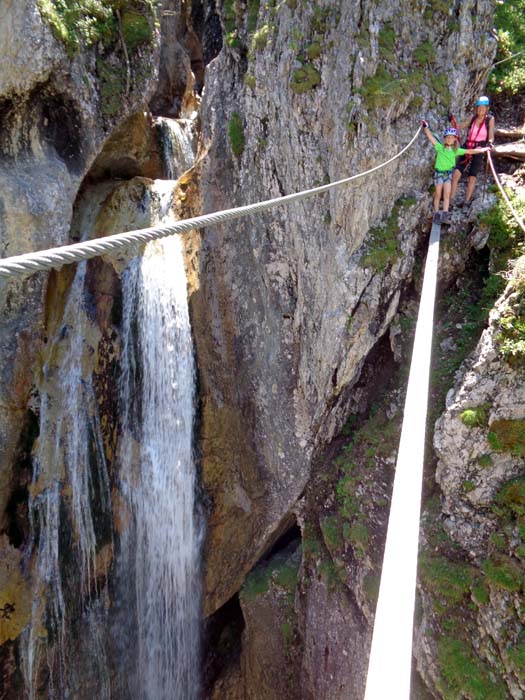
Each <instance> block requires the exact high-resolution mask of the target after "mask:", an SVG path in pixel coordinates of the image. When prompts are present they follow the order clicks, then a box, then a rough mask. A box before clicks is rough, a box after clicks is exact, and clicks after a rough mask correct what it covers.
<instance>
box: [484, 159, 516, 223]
mask: <svg viewBox="0 0 525 700" xmlns="http://www.w3.org/2000/svg"><path fill="white" fill-rule="evenodd" d="M487 159H488V163H489V165H490V169H491V170H492V174H493V176H494V180H495V181H496V184H497V186H498V187H499V189H500V192H501V194H502V196H503V199H504V200H505V203H506V204H507V206H508V207H509V209H510V211H511V212H512V216H513V217H514V218H515V219H516V221H517V223H518V225H519V226H520V228H521V230H522V231H523V233H525V223H524V222H523V219H522V218H521V217H520V215H519V214H518V212H517V211H516V210H515V209H514V207H513V206H512V203H511V201H510V199H509V198H508V196H507V193H506V192H505V190H504V189H503V185H502V184H501V180H500V179H499V175H498V173H497V172H496V168H495V167H494V163H493V161H492V156H491V155H490V151H489V152H488V153H487Z"/></svg>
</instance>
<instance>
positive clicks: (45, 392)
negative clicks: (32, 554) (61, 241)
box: [24, 263, 111, 700]
mask: <svg viewBox="0 0 525 700" xmlns="http://www.w3.org/2000/svg"><path fill="white" fill-rule="evenodd" d="M85 278H86V263H82V264H81V265H79V266H78V269H77V271H76V274H75V278H74V280H73V284H72V286H71V289H70V293H69V297H68V301H67V304H66V307H65V311H64V316H63V324H62V326H61V328H60V331H59V332H58V334H57V336H56V337H55V339H54V342H53V344H52V347H53V350H52V352H51V353H50V355H49V362H46V363H45V364H44V367H43V378H42V383H41V406H40V436H39V439H38V446H37V450H36V454H35V459H34V473H33V484H32V489H31V498H30V504H29V505H30V510H29V512H30V522H31V526H32V532H33V542H32V545H31V549H33V548H34V547H35V546H36V547H37V564H36V571H35V573H36V576H35V590H34V594H33V604H32V619H31V625H30V626H29V628H28V630H27V632H26V644H25V650H26V652H25V658H24V662H25V663H24V666H25V676H26V681H27V687H28V696H29V699H30V700H35V699H36V698H37V697H38V686H39V679H38V674H39V672H41V662H42V659H43V655H45V658H46V665H47V668H48V673H49V680H48V690H47V693H48V694H47V697H48V698H49V700H54V699H55V698H56V699H57V700H58V699H61V698H69V697H75V686H76V684H77V681H76V680H75V678H76V674H75V668H74V661H73V659H72V651H73V650H72V648H71V646H72V642H71V634H70V633H71V624H72V621H73V619H74V618H75V617H76V618H77V622H78V620H79V619H82V620H83V623H82V624H83V626H84V627H85V629H86V630H89V631H88V632H86V638H89V639H88V640H87V644H88V646H89V647H90V648H91V649H92V650H93V652H94V653H93V655H92V658H91V660H90V661H91V664H92V665H93V667H94V673H95V674H96V676H97V677H98V679H99V686H98V688H99V697H100V698H101V699H102V700H105V699H106V698H107V699H108V700H109V697H110V694H109V676H108V670H107V665H106V661H105V655H104V653H103V652H102V651H101V644H102V642H101V638H100V633H101V632H100V627H99V626H98V625H97V624H94V623H93V621H94V619H95V618H97V617H99V616H100V614H101V602H100V601H99V599H98V596H97V595H96V593H97V591H96V579H95V572H96V570H97V549H100V545H101V539H102V538H103V537H104V536H105V537H108V536H109V539H111V532H109V533H107V532H106V533H104V534H102V533H101V532H100V531H99V532H98V533H96V528H95V523H94V516H93V512H92V507H91V505H92V504H91V500H92V498H93V494H94V493H95V492H96V494H97V508H98V509H99V512H101V513H105V514H108V513H109V512H110V493H109V477H108V470H107V465H106V459H105V456H104V449H103V446H102V441H101V438H100V427H99V424H98V420H99V418H98V406H97V402H96V398H95V393H94V390H93V386H92V383H91V376H90V372H89V371H88V372H86V371H85V369H86V367H85V363H84V361H83V360H84V358H85V356H86V353H87V354H88V355H89V354H90V352H91V348H90V347H88V346H89V340H88V338H89V336H90V335H91V334H90V332H89V331H88V327H87V326H88V324H89V320H88V318H87V316H86V315H85V314H84V313H83V310H84V309H85ZM65 550H69V558H70V559H71V560H72V563H73V566H72V567H71V569H70V570H67V568H68V567H67V566H65V565H64V561H63V559H64V558H65V557H64V552H65ZM61 560H62V561H61ZM66 590H67V593H68V594H67V595H66ZM66 599H67V600H68V601H71V600H74V601H76V605H75V610H74V611H73V610H72V609H71V607H68V605H67V604H66ZM102 607H103V606H102ZM49 639H52V640H53V645H52V647H50V646H49V645H48V641H49ZM97 650H98V651H97Z"/></svg>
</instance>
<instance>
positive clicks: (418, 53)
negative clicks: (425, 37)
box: [414, 41, 436, 66]
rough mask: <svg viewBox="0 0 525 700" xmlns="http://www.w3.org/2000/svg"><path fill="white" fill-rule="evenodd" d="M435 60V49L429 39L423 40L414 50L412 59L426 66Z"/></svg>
mask: <svg viewBox="0 0 525 700" xmlns="http://www.w3.org/2000/svg"><path fill="white" fill-rule="evenodd" d="M435 60H436V49H435V48H434V46H433V44H431V43H430V41H425V42H424V43H423V44H420V45H419V46H418V47H417V49H416V50H415V51H414V61H415V62H416V63H419V65H421V66H427V65H431V64H432V63H434V62H435Z"/></svg>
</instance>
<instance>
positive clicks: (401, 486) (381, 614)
mask: <svg viewBox="0 0 525 700" xmlns="http://www.w3.org/2000/svg"><path fill="white" fill-rule="evenodd" d="M439 238H440V226H439V224H438V223H434V224H433V225H432V230H431V234H430V241H429V246H428V254H427V261H426V264H425V275H424V278H423V289H422V292H421V301H420V304H419V314H418V319H417V325H416V335H415V338H414V349H413V351H412V361H411V364H410V375H409V378H408V387H407V394H406V399H405V410H404V415H403V425H402V427H401V439H400V442H399V451H398V454H397V463H396V472H395V477H394V488H393V491H392V501H391V505H390V515H389V519H388V530H387V536H386V545H385V553H384V556H383V568H382V571H381V583H380V587H379V597H378V600H377V607H376V613H375V620H374V632H373V636H372V648H371V651H370V658H369V662H368V676H367V682H366V692H365V698H364V700H386V698H392V700H409V697H410V674H411V667H412V635H413V624H414V603H415V594H416V577H417V555H418V538H419V520H420V510H421V486H422V482H423V462H424V453H425V430H426V418H427V403H428V381H429V373H430V357H431V350H432V330H433V326H434V300H435V294H436V281H437V266H438V258H439Z"/></svg>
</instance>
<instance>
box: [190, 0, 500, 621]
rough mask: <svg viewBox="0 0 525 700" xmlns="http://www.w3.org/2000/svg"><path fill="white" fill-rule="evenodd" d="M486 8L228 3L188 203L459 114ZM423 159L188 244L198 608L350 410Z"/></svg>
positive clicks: (358, 158)
mask: <svg viewBox="0 0 525 700" xmlns="http://www.w3.org/2000/svg"><path fill="white" fill-rule="evenodd" d="M492 9H493V8H492V3H491V2H486V3H483V2H477V3H469V2H467V3H461V4H459V5H448V4H447V5H444V4H442V3H436V2H428V3H427V2H424V3H412V2H389V3H360V4H353V5H351V4H347V3H345V4H342V5H339V4H337V3H330V2H326V3H322V4H318V3H295V2H284V3H280V4H276V3H272V2H270V3H266V4H264V3H261V4H260V5H259V3H256V2H253V3H248V6H247V7H246V8H244V5H241V3H236V2H225V3H224V6H223V12H222V20H223V25H224V30H225V37H226V42H225V44H226V45H225V47H224V48H223V50H222V52H221V54H220V55H219V56H218V58H217V59H216V60H215V61H214V62H213V63H212V64H211V65H210V66H209V68H208V70H207V73H206V85H205V91H204V99H203V106H202V117H201V118H202V125H203V132H202V163H201V173H202V174H201V199H202V208H203V210H204V211H212V210H218V209H221V208H224V207H228V206H232V205H235V204H241V203H242V204H244V203H247V202H250V201H256V200H259V199H263V198H267V197H270V196H276V195H279V194H280V193H289V192H293V191H295V190H299V189H303V188H307V187H311V186H313V185H314V184H315V183H321V182H324V181H327V180H335V179H337V178H339V177H341V176H344V175H346V174H349V173H354V172H358V171H362V170H365V169H366V168H368V167H371V166H373V165H376V164H377V163H379V162H381V161H382V160H384V159H385V158H386V157H387V156H390V155H391V154H393V153H395V152H396V151H397V150H399V147H400V146H401V145H404V144H405V143H407V142H408V141H409V139H410V137H411V135H412V134H413V133H414V131H415V129H416V128H417V126H418V118H419V114H421V112H422V111H423V112H429V111H430V113H432V114H434V115H436V116H435V118H436V119H437V118H438V115H442V114H443V111H444V109H445V106H446V105H448V104H449V103H451V104H454V105H457V106H458V107H460V108H461V110H463V109H464V105H466V104H467V103H468V102H469V101H470V99H471V97H472V95H473V94H474V91H476V90H477V89H478V86H479V85H480V84H481V80H482V76H483V74H484V72H485V70H486V66H488V61H489V60H490V56H491V55H492V52H493V50H494V40H493V38H492V36H491V33H490V30H491V17H492ZM407 13H409V14H410V15H411V16H412V15H413V16H414V19H413V21H411V23H410V28H409V27H408V24H407V23H406V22H404V20H403V17H404V16H405V15H406V14H407ZM480 46H483V47H485V50H484V51H483V52H481V57H480V52H479V47H480ZM474 57H475V58H474ZM485 61H486V63H484V62H485ZM451 66H452V67H453V68H451ZM440 118H442V117H440ZM429 160H430V158H429V153H428V152H427V150H426V148H424V147H423V148H422V147H421V145H420V144H419V145H418V146H417V147H416V148H414V149H412V150H411V151H410V152H409V153H408V154H407V155H406V156H405V158H404V160H402V161H400V162H399V161H398V162H397V164H394V165H391V166H389V167H387V168H386V169H385V170H383V171H381V173H380V174H379V175H377V176H371V177H370V178H367V179H366V180H362V181H358V183H356V184H355V185H353V186H351V187H348V188H345V189H342V190H339V191H337V192H334V193H332V194H330V195H329V196H328V195H325V196H323V197H321V198H319V200H315V201H308V202H307V203H304V204H297V205H293V206H292V207H290V210H282V211H278V212H276V213H275V214H271V215H270V214H265V215H262V216H260V217H256V218H255V217H254V218H253V219H249V220H246V221H244V222H242V223H239V224H233V225H228V226H227V227H222V226H221V227H214V228H209V229H207V231H206V235H205V236H204V237H203V241H202V247H201V254H200V267H201V270H202V273H201V280H200V287H199V290H198V292H197V293H195V294H194V295H193V296H192V300H191V301H192V313H193V320H194V327H195V329H196V331H195V334H196V343H197V354H198V357H199V366H200V377H201V384H202V394H203V417H202V420H203V427H202V450H203V485H204V488H205V489H206V491H207V492H208V493H210V495H211V498H212V508H211V513H210V519H209V535H208V543H207V554H206V562H207V579H206V582H207V589H208V599H207V609H208V610H212V609H214V608H216V607H217V606H218V605H220V604H221V603H222V602H224V601H225V600H227V599H228V598H229V597H230V596H231V594H232V593H233V592H234V591H235V590H237V589H238V587H239V585H240V583H241V581H242V578H243V575H244V572H245V571H246V570H247V569H248V568H249V567H250V566H251V565H252V564H253V562H254V561H256V559H257V558H258V556H260V554H261V553H262V552H264V550H265V549H267V548H268V547H269V546H271V544H272V541H274V540H275V539H276V538H277V537H278V536H279V535H280V534H281V533H282V531H283V530H285V529H286V527H287V525H288V524H289V522H290V518H289V513H290V510H291V509H292V508H293V505H294V503H295V502H296V501H297V499H298V498H299V496H300V495H301V494H302V492H303V490H304V488H305V485H306V483H307V482H308V479H309V476H310V473H311V466H312V460H313V458H314V456H315V455H316V454H317V453H318V451H319V449H320V448H321V447H322V446H323V445H325V444H326V443H328V442H329V441H330V440H331V438H332V437H333V436H334V434H335V433H336V432H337V430H338V429H339V428H340V427H341V424H342V421H343V419H344V417H345V416H346V414H347V413H348V411H349V401H350V398H351V394H352V386H353V385H354V384H355V382H356V380H357V378H358V377H359V373H360V370H361V367H362V364H363V362H364V359H365V357H366V356H367V354H368V353H369V351H370V350H371V348H372V347H373V346H374V344H375V343H376V342H377V340H378V339H379V338H380V337H381V336H382V335H383V334H384V333H385V331H386V329H387V328H388V326H389V324H390V322H391V320H392V318H393V317H394V315H395V313H396V311H397V307H398V303H399V298H400V294H401V292H402V289H403V287H404V285H405V284H406V283H407V281H408V280H409V278H410V276H411V273H412V270H413V267H414V254H415V251H416V248H417V242H418V227H417V222H418V221H423V220H424V219H425V215H426V207H427V206H428V197H427V195H426V191H427V187H428V175H429V171H430V168H429V165H430V163H429ZM219 309H220V311H219ZM202 328H206V329H207V333H206V334H204V333H202V332H201V331H200V329H202ZM232 367H234V368H235V369H234V375H235V377H236V381H235V382H234V383H232V381H231V377H232ZM232 448H233V449H232Z"/></svg>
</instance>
